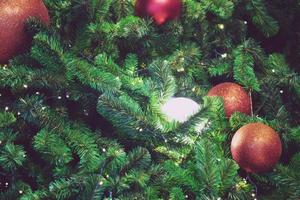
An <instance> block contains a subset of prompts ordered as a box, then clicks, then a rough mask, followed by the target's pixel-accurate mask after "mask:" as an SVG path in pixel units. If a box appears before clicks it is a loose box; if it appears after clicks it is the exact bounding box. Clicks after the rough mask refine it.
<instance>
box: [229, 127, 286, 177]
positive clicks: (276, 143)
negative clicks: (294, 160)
mask: <svg viewBox="0 0 300 200" xmlns="http://www.w3.org/2000/svg"><path fill="white" fill-rule="evenodd" d="M281 151H282V146H281V140H280V138H279V136H278V135H277V133H276V132H275V130H274V129H272V128H271V127H269V126H267V125H265V124H262V123H251V124H247V125H245V126H243V127H242V128H240V129H239V130H238V131H237V132H236V133H235V135H234V136H233V138H232V141H231V154H232V157H233V159H234V160H235V161H236V162H237V163H238V165H239V166H240V167H241V168H243V169H244V170H246V171H247V172H251V173H261V172H267V171H269V170H271V169H272V168H273V167H274V165H275V164H276V163H277V162H278V160H279V158H280V156H281Z"/></svg>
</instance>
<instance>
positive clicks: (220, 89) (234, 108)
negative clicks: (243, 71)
mask: <svg viewBox="0 0 300 200" xmlns="http://www.w3.org/2000/svg"><path fill="white" fill-rule="evenodd" d="M207 95H208V96H219V97H222V98H223V100H224V109H225V114H226V117H230V116H231V115H232V114H233V113H234V112H241V113H244V114H247V115H250V114H251V99H250V96H249V95H248V93H247V92H246V91H245V90H244V88H242V87H241V86H240V85H238V84H236V83H230V82H226V83H221V84H219V85H216V86H215V87H213V88H212V89H211V90H210V91H209V92H208V94H207Z"/></svg>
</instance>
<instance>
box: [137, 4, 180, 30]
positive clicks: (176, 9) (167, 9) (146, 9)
mask: <svg viewBox="0 0 300 200" xmlns="http://www.w3.org/2000/svg"><path fill="white" fill-rule="evenodd" d="M181 6H182V2H181V0H137V1H136V4H135V11H136V14H137V15H138V16H140V17H146V16H149V17H152V18H153V20H154V21H155V23H156V24H157V25H162V24H164V23H165V22H167V21H169V20H173V19H176V18H178V17H179V16H180V13H181Z"/></svg>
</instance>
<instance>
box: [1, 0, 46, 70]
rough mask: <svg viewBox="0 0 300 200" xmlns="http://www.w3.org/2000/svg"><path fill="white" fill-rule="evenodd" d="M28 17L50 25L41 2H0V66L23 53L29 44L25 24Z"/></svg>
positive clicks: (22, 0) (16, 0) (9, 0)
mask: <svg viewBox="0 0 300 200" xmlns="http://www.w3.org/2000/svg"><path fill="white" fill-rule="evenodd" d="M29 17H36V18H38V19H40V20H41V21H42V22H44V23H45V24H47V25H48V24H49V23H50V19H49V15H48V10H47V8H46V7H45V5H44V3H43V1H42V0H0V64H5V63H7V62H8V60H9V59H11V58H13V57H14V56H16V55H18V54H20V53H22V52H24V51H25V50H26V49H27V48H28V47H29V46H30V43H31V38H30V37H29V35H28V34H27V33H26V30H25V24H26V20H27V19H28V18H29Z"/></svg>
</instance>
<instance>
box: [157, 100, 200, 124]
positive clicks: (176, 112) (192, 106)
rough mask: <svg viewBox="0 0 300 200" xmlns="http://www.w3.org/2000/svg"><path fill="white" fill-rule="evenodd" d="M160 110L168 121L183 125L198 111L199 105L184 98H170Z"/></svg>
mask: <svg viewBox="0 0 300 200" xmlns="http://www.w3.org/2000/svg"><path fill="white" fill-rule="evenodd" d="M161 110H162V112H163V113H164V114H165V115H166V117H167V119H168V120H169V121H176V122H181V123H183V122H186V121H187V120H188V119H189V118H190V117H191V116H193V115H194V114H196V113H197V112H198V111H199V110H200V105H199V104H197V103H196V102H195V101H193V100H191V99H188V98H184V97H178V98H170V99H169V100H168V101H167V102H166V103H165V104H164V105H163V106H162V108H161Z"/></svg>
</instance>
